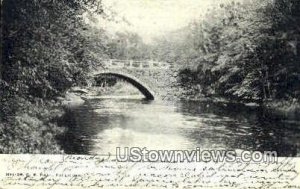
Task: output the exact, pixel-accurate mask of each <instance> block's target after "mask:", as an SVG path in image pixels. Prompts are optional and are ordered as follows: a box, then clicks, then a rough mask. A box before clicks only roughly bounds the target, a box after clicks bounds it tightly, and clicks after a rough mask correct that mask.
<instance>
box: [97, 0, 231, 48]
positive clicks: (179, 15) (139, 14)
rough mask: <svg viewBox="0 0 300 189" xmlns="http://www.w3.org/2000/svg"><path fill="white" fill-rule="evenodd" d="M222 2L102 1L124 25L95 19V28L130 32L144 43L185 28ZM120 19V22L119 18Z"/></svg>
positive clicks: (171, 0) (213, 0) (200, 0)
mask: <svg viewBox="0 0 300 189" xmlns="http://www.w3.org/2000/svg"><path fill="white" fill-rule="evenodd" d="M221 1H226V0H103V1H102V3H103V5H104V7H109V8H110V9H112V10H113V11H114V12H116V13H117V16H118V17H119V18H125V19H126V20H127V21H128V22H129V23H130V25H129V24H127V23H126V22H122V21H121V22H119V23H114V22H107V21H105V20H103V19H100V18H99V20H100V21H99V22H98V23H97V24H96V25H99V26H101V27H104V28H105V29H106V30H108V31H110V32H112V33H114V32H117V31H121V32H122V31H133V32H136V33H138V34H139V35H140V36H141V37H142V39H143V40H144V42H146V43H151V41H152V39H153V38H155V37H159V36H161V35H164V34H166V33H168V32H170V31H173V30H177V29H180V28H182V27H184V26H187V25H188V23H189V22H191V21H192V20H193V19H196V18H199V17H200V16H201V14H202V13H203V12H204V11H205V10H207V8H208V7H209V6H210V5H211V4H213V3H215V2H221ZM120 20H121V19H120Z"/></svg>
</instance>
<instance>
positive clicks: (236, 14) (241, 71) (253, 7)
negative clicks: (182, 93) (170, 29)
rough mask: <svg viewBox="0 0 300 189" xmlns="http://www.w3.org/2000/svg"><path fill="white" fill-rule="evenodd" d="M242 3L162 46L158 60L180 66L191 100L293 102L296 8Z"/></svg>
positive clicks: (299, 66) (298, 93)
mask: <svg viewBox="0 0 300 189" xmlns="http://www.w3.org/2000/svg"><path fill="white" fill-rule="evenodd" d="M242 2H243V3H239V2H234V1H233V2H231V3H227V4H220V5H219V6H215V7H213V8H212V9H209V10H208V11H207V12H206V13H205V15H204V16H203V18H202V19H199V20H195V21H194V22H192V23H191V24H190V25H189V27H186V28H182V29H181V30H178V31H177V32H174V33H173V34H171V36H169V37H168V38H167V39H164V40H160V44H159V46H158V47H157V48H156V53H157V56H158V57H159V58H160V59H163V60H165V61H170V60H171V62H175V63H176V64H177V65H180V66H182V69H183V71H182V84H183V85H184V86H186V89H190V88H192V89H193V91H192V92H193V93H194V94H195V95H196V94H204V95H206V96H221V97H226V98H228V99H235V100H242V101H258V102H263V101H268V100H274V99H282V100H290V101H297V99H299V97H300V87H299V86H300V85H299V83H300V76H299V74H300V60H299V39H300V30H299V26H300V25H299V23H300V16H299V14H300V2H299V1H297V0H276V1H251V3H250V2H247V1H242ZM154 53H155V52H154Z"/></svg>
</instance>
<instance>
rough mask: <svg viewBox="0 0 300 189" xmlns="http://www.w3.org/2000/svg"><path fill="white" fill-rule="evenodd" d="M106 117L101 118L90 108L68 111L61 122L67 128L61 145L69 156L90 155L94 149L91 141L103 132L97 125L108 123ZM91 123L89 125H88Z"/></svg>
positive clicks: (60, 139) (61, 137) (61, 138)
mask: <svg viewBox="0 0 300 189" xmlns="http://www.w3.org/2000/svg"><path fill="white" fill-rule="evenodd" d="M106 121H107V118H106V117H100V116H99V115H97V114H96V113H95V112H94V111H93V110H92V109H91V108H89V107H86V108H85V107H84V108H83V107H80V108H77V109H74V110H68V111H66V113H65V115H64V116H63V118H62V119H61V120H60V121H59V124H60V125H61V126H65V127H67V129H68V130H67V132H66V133H65V134H64V135H62V136H60V137H59V141H60V144H61V146H62V148H63V150H64V151H65V153H67V154H89V151H90V150H91V149H92V145H93V143H92V141H91V139H92V138H94V136H95V135H96V134H97V133H99V132H100V131H101V130H103V129H104V128H103V127H99V126H97V123H99V122H101V123H103V122H106ZM87 123H89V124H87Z"/></svg>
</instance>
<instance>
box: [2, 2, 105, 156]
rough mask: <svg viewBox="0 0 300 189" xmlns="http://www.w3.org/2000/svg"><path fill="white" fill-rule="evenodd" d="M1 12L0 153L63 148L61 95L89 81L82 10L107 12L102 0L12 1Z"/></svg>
mask: <svg viewBox="0 0 300 189" xmlns="http://www.w3.org/2000/svg"><path fill="white" fill-rule="evenodd" d="M2 10H3V13H2V14H3V19H2V24H3V37H2V40H3V50H2V61H1V86H0V87H1V90H0V93H1V94H0V96H1V110H0V111H1V113H0V115H1V117H0V119H1V120H0V123H1V127H0V135H1V145H0V152H1V153H47V152H48V153H50V152H60V149H59V148H58V145H57V142H56V140H55V137H56V136H57V135H58V134H59V133H60V132H62V131H63V129H61V128H58V127H57V125H56V124H55V122H54V121H53V119H54V118H55V117H57V116H59V115H60V114H61V113H62V112H61V110H60V109H59V108H58V104H57V102H56V97H58V96H61V95H63V94H64V92H65V91H66V90H67V89H68V88H69V87H71V86H72V85H74V84H75V83H76V84H80V83H84V81H85V72H86V70H87V66H86V64H87V58H86V57H87V56H88V55H87V53H86V52H85V51H84V50H83V49H84V48H83V47H84V46H85V45H86V40H85V38H84V37H83V34H82V32H83V30H84V28H85V27H84V22H83V21H82V20H83V18H82V13H83V12H84V11H86V10H89V11H93V12H96V13H101V12H103V10H101V6H100V4H99V3H97V1H91V2H89V1H76V0H72V1H67V0H65V1H51V0H48V1H47V0H46V1H40V0H30V1H22V0H9V1H8V0H7V1H3V2H2Z"/></svg>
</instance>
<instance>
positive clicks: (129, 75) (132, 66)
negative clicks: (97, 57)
mask: <svg viewBox="0 0 300 189" xmlns="http://www.w3.org/2000/svg"><path fill="white" fill-rule="evenodd" d="M99 76H101V77H103V76H114V77H117V78H120V79H122V80H125V81H127V82H129V83H131V84H132V85H133V86H135V87H136V88H137V89H138V90H139V91H140V92H141V93H142V94H143V95H144V96H145V98H147V99H149V100H154V99H166V98H171V97H174V96H175V93H176V92H178V90H177V89H178V87H179V84H178V81H177V80H178V69H176V68H175V67H174V66H172V65H170V64H169V63H165V62H156V61H148V60H145V61H134V60H116V59H109V60H101V61H100V63H99V64H95V65H93V66H91V67H90V77H91V78H96V77H99Z"/></svg>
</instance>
